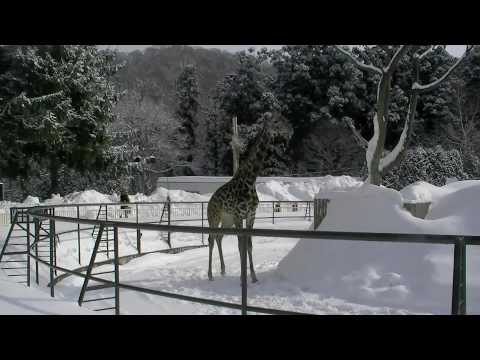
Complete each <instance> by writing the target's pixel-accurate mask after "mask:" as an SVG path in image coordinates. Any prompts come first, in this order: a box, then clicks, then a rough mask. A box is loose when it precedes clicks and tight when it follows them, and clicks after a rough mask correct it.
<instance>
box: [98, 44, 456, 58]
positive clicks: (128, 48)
mask: <svg viewBox="0 0 480 360" xmlns="http://www.w3.org/2000/svg"><path fill="white" fill-rule="evenodd" d="M149 46H152V45H103V46H102V47H108V48H111V49H118V50H120V51H126V52H130V51H133V50H144V49H145V48H147V47H149ZM192 46H201V47H204V48H207V49H212V48H216V49H222V50H226V51H229V52H236V51H240V50H246V49H248V48H250V47H254V48H256V49H261V48H262V47H267V48H269V49H279V48H280V47H281V46H282V45H192ZM447 50H448V51H449V52H450V53H451V54H452V55H454V56H460V55H462V53H463V51H464V50H465V45H448V46H447Z"/></svg>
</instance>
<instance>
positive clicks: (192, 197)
mask: <svg viewBox="0 0 480 360" xmlns="http://www.w3.org/2000/svg"><path fill="white" fill-rule="evenodd" d="M168 195H169V196H170V200H171V201H195V202H197V201H198V202H199V201H208V199H209V197H206V196H204V195H200V194H195V193H189V192H186V191H183V190H167V189H165V188H162V187H158V188H157V189H156V190H155V191H154V193H153V194H152V195H150V196H148V197H146V198H147V201H151V202H154V201H167V196H168Z"/></svg>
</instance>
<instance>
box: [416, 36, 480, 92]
mask: <svg viewBox="0 0 480 360" xmlns="http://www.w3.org/2000/svg"><path fill="white" fill-rule="evenodd" d="M472 48H473V45H467V49H466V50H465V52H464V53H463V55H462V56H461V57H460V58H459V59H458V60H457V61H456V62H455V64H453V65H452V66H451V67H450V69H448V70H447V72H446V73H445V74H443V76H442V77H440V78H439V79H438V80H435V81H433V82H431V83H430V84H427V85H420V84H419V83H418V82H415V83H414V84H413V86H412V90H414V91H416V92H426V91H430V90H433V89H435V88H437V87H438V86H440V85H441V84H442V82H444V81H445V80H446V79H447V78H448V77H449V76H450V74H451V73H452V72H453V71H454V70H455V69H457V67H458V66H459V65H460V64H461V63H462V61H463V60H464V59H465V58H466V57H467V55H468V53H469V52H470V50H471V49H472Z"/></svg>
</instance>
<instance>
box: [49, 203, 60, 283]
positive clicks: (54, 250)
mask: <svg viewBox="0 0 480 360" xmlns="http://www.w3.org/2000/svg"><path fill="white" fill-rule="evenodd" d="M52 214H53V216H55V208H53V210H52ZM53 227H54V229H53V231H54V234H53V245H54V247H53V264H54V265H55V266H57V245H58V242H57V241H55V240H56V233H55V223H53ZM50 231H51V230H50ZM58 241H60V238H58ZM53 272H54V274H55V276H57V269H56V268H55V270H54V271H53Z"/></svg>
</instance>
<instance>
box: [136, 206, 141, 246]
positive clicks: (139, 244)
mask: <svg viewBox="0 0 480 360" xmlns="http://www.w3.org/2000/svg"><path fill="white" fill-rule="evenodd" d="M135 209H136V211H135V214H136V222H137V251H138V253H139V254H141V252H142V245H141V243H140V241H141V240H140V239H141V236H140V229H139V228H138V204H135Z"/></svg>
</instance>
